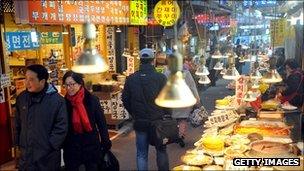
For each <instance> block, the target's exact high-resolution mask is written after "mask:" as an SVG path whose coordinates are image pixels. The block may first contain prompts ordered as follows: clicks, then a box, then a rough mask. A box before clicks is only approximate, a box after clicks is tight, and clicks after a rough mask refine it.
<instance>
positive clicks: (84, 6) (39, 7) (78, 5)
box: [27, 0, 130, 25]
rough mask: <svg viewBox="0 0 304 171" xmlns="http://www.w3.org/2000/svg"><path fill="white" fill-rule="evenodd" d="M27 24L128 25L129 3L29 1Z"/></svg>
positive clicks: (78, 0) (79, 0)
mask: <svg viewBox="0 0 304 171" xmlns="http://www.w3.org/2000/svg"><path fill="white" fill-rule="evenodd" d="M27 6H28V17H29V23H34V24H39V23H40V24H46V23H49V24H79V23H84V22H86V21H90V22H92V23H95V24H105V25H126V24H129V16H130V14H129V1H128V0H116V1H94V0H92V1H89V0H77V1H76V0H56V1H55V0H40V1H39V0H38V1H37V0H29V1H28V5H27Z"/></svg>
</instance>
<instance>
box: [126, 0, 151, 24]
mask: <svg viewBox="0 0 304 171" xmlns="http://www.w3.org/2000/svg"><path fill="white" fill-rule="evenodd" d="M147 23H148V7H147V0H131V1H130V24H132V25H147Z"/></svg>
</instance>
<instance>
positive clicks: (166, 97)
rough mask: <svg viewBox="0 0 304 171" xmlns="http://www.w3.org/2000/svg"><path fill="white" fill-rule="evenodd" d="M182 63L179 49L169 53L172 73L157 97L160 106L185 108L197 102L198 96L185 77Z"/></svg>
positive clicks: (156, 101) (169, 64)
mask: <svg viewBox="0 0 304 171" xmlns="http://www.w3.org/2000/svg"><path fill="white" fill-rule="evenodd" d="M182 63H183V62H182V55H181V54H180V53H179V52H178V51H175V52H174V53H172V54H170V55H168V67H169V70H170V75H169V78H168V81H167V83H166V85H165V87H164V88H163V89H162V90H161V92H160V93H159V95H158V96H157V98H156V99H155V103H156V104H157V105H158V106H161V107H166V108H183V107H189V106H193V105H194V104H195V103H196V101H197V100H196V98H195V97H194V95H193V93H192V92H191V90H190V88H189V87H188V85H187V84H186V82H185V80H184V78H183V73H182V72H181V71H182V65H183V64H182Z"/></svg>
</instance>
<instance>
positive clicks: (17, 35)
mask: <svg viewBox="0 0 304 171" xmlns="http://www.w3.org/2000/svg"><path fill="white" fill-rule="evenodd" d="M33 36H34V37H33ZM5 37H6V46H7V50H8V51H14V50H26V49H35V48H39V43H38V41H37V34H36V32H5ZM35 40H36V41H35Z"/></svg>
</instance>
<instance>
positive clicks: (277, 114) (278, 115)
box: [258, 110, 284, 120]
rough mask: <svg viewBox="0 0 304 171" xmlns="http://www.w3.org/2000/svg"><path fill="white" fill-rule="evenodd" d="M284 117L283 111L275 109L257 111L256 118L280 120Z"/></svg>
mask: <svg viewBox="0 0 304 171" xmlns="http://www.w3.org/2000/svg"><path fill="white" fill-rule="evenodd" d="M283 117H284V112H283V111H280V110H277V111H260V112H259V113H258V118H260V119H267V120H282V119H283Z"/></svg>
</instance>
